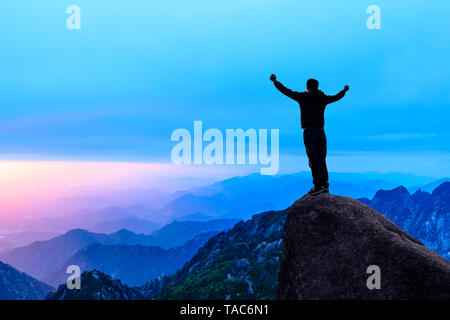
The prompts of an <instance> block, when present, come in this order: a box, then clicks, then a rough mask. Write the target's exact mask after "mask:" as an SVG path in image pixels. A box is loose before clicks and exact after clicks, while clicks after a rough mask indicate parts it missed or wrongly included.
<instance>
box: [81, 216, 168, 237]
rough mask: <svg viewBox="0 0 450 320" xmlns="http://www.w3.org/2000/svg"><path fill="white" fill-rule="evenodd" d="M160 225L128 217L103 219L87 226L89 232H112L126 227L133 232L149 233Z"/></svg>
mask: <svg viewBox="0 0 450 320" xmlns="http://www.w3.org/2000/svg"><path fill="white" fill-rule="evenodd" d="M160 226H161V225H160V224H157V223H154V222H152V221H149V220H145V219H139V218H136V217H129V218H126V219H120V220H112V221H103V222H101V223H99V224H98V225H96V226H93V227H92V228H88V230H89V231H91V232H96V233H113V232H117V231H119V230H121V229H126V230H129V231H131V232H134V233H145V234H148V233H151V232H153V231H155V230H156V229H157V228H159V227H160Z"/></svg>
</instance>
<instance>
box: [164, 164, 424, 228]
mask: <svg viewBox="0 0 450 320" xmlns="http://www.w3.org/2000/svg"><path fill="white" fill-rule="evenodd" d="M391 176H393V177H396V176H397V175H395V174H392V175H386V177H388V178H392V177H391ZM383 177H385V175H381V174H375V173H373V174H364V173H361V174H357V173H354V174H352V173H349V174H344V173H330V178H331V187H332V190H331V191H332V192H333V193H337V194H345V195H349V196H351V197H364V196H366V197H372V196H373V195H374V194H375V193H376V191H377V190H379V189H380V188H393V187H395V186H397V185H398V184H394V183H392V182H389V181H385V180H383V179H382V178H383ZM311 179H312V178H311V173H310V172H299V173H295V174H288V175H277V176H261V175H259V174H251V175H248V176H244V177H234V178H230V179H227V180H223V181H220V182H217V183H214V184H211V185H208V186H205V187H201V188H196V189H193V190H191V192H189V193H185V194H183V195H181V196H180V197H178V198H176V199H174V200H173V201H171V202H169V203H168V204H167V205H165V206H163V207H162V208H160V209H159V211H160V213H161V215H163V216H165V217H167V219H170V218H172V219H176V220H180V219H183V217H184V216H186V215H187V216H195V215H200V216H201V219H202V220H203V219H204V218H205V216H206V217H207V216H210V217H211V218H210V219H218V218H233V219H244V220H246V219H249V218H251V216H252V215H254V214H257V213H260V212H263V211H268V210H281V209H284V208H287V207H289V206H290V205H291V204H292V203H293V202H294V201H295V200H296V199H298V197H299V196H301V195H303V194H305V193H306V192H307V191H308V190H309V189H310V188H311V184H312V183H311ZM411 179H412V178H411ZM417 181H422V180H420V179H419V180H417ZM424 181H430V180H424Z"/></svg>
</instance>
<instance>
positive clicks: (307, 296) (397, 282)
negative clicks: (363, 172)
mask: <svg viewBox="0 0 450 320" xmlns="http://www.w3.org/2000/svg"><path fill="white" fill-rule="evenodd" d="M282 250H283V253H282V257H281V261H280V272H279V275H278V282H279V286H278V298H279V299H289V300H291V299H294V300H297V299H302V300H303V299H304V300H315V299H329V300H336V299H338V300H340V299H362V300H365V299H370V300H372V299H377V300H378V299H380V300H391V299H450V263H449V262H448V261H447V260H446V259H444V258H442V257H441V256H439V255H438V254H437V253H435V252H433V251H431V250H430V249H428V248H426V247H424V246H423V245H422V243H421V242H420V241H418V240H416V239H415V238H413V237H412V236H410V235H409V234H408V233H406V232H405V231H403V230H402V229H401V228H399V227H398V226H396V225H395V224H394V223H393V222H391V221H390V220H389V219H388V218H386V217H385V216H384V215H383V214H381V213H379V212H378V211H375V210H374V209H372V208H370V207H369V206H367V205H365V204H363V203H362V202H360V201H357V200H354V199H351V198H347V197H342V196H335V195H329V194H321V195H319V196H316V197H312V196H304V197H303V198H301V199H300V200H297V201H296V202H295V203H294V205H293V206H292V207H291V209H290V211H289V214H288V217H287V220H286V224H285V229H284V234H283V249H282ZM371 265H377V266H379V268H380V270H381V289H372V290H370V289H368V287H367V279H368V278H369V277H370V276H371V274H368V273H367V268H368V267H369V266H371Z"/></svg>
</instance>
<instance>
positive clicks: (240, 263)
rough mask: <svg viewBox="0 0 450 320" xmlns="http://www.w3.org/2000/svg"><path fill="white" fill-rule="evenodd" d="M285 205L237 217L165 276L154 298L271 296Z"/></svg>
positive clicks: (247, 297) (256, 297)
mask: <svg viewBox="0 0 450 320" xmlns="http://www.w3.org/2000/svg"><path fill="white" fill-rule="evenodd" d="M286 215H287V210H284V211H270V212H265V213H261V214H257V215H255V216H253V218H252V219H251V220H249V221H247V222H239V223H238V224H236V225H235V226H234V227H233V228H232V229H231V230H230V231H228V232H226V233H225V232H222V233H220V234H218V235H217V236H215V237H213V238H212V239H210V240H209V241H208V242H207V243H206V244H205V245H204V246H203V247H202V248H201V249H200V250H199V252H198V253H197V254H196V255H195V256H194V257H193V258H192V259H191V260H190V261H189V262H188V263H186V264H185V265H184V266H183V268H182V269H181V270H180V271H178V272H177V273H176V274H174V275H173V276H170V277H167V278H164V280H163V290H162V292H161V293H160V294H158V295H157V296H156V297H155V299H271V298H274V297H275V295H276V286H277V281H276V276H277V273H278V264H279V262H278V260H279V256H280V254H281V236H282V232H283V226H284V220H285V218H286Z"/></svg>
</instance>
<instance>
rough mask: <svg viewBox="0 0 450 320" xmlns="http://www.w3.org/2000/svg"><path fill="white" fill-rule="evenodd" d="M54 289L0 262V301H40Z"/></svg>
mask: <svg viewBox="0 0 450 320" xmlns="http://www.w3.org/2000/svg"><path fill="white" fill-rule="evenodd" d="M50 290H54V289H53V288H52V287H50V286H48V285H46V284H45V283H42V282H40V281H38V280H36V279H34V278H32V277H30V276H29V275H27V274H25V273H22V272H19V271H18V270H16V269H14V268H13V267H11V266H10V265H7V264H4V263H2V262H0V300H40V299H43V298H44V297H45V296H46V295H47V293H48V292H49V291H50Z"/></svg>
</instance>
